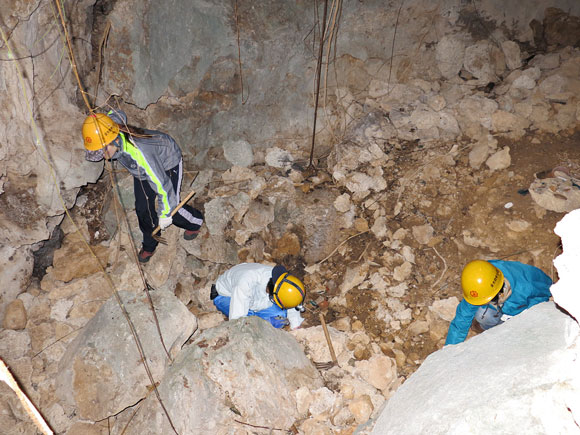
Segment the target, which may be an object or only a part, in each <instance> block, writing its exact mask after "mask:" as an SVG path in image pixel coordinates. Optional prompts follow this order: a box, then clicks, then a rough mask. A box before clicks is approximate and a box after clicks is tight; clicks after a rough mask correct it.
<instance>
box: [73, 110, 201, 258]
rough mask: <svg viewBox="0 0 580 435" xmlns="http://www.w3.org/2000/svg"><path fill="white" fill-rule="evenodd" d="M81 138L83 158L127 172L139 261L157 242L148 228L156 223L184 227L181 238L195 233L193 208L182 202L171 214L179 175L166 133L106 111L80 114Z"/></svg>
mask: <svg viewBox="0 0 580 435" xmlns="http://www.w3.org/2000/svg"><path fill="white" fill-rule="evenodd" d="M83 139H84V144H85V148H86V156H85V157H86V159H87V160H89V161H91V162H98V161H100V160H102V159H103V158H106V159H113V160H117V161H119V163H121V165H123V166H124V167H125V168H126V169H127V170H128V171H129V172H130V173H131V175H132V176H133V180H134V183H133V186H134V191H135V211H136V213H137V219H138V220H139V228H140V230H141V232H142V233H143V246H142V248H141V250H140V251H139V261H140V262H142V263H146V262H148V261H149V259H150V258H151V256H152V255H153V253H154V252H155V248H156V247H157V244H158V242H157V240H155V239H154V238H153V236H152V232H153V230H154V229H155V227H156V226H157V225H159V227H160V228H161V229H162V230H163V229H165V228H167V227H168V226H170V225H171V224H172V223H173V224H175V225H176V226H178V227H180V228H184V229H185V233H184V235H183V237H184V238H185V239H186V240H193V239H194V238H195V237H196V236H197V234H198V233H199V229H200V227H201V225H202V224H203V214H202V213H201V212H200V211H199V210H197V209H195V208H193V207H191V206H189V205H187V204H186V205H184V206H183V207H181V208H180V209H179V210H178V211H177V212H176V213H175V214H174V215H173V217H172V216H171V212H172V211H173V210H174V209H175V207H177V205H178V204H179V191H180V189H181V181H182V178H183V159H182V154H181V149H180V148H179V145H177V142H175V140H174V139H173V138H172V137H171V136H169V135H168V134H166V133H163V132H160V131H156V130H147V129H142V128H138V127H134V126H131V125H128V124H127V115H126V114H125V112H123V111H122V110H111V111H110V112H109V113H107V115H104V114H101V113H98V114H91V115H89V116H88V117H87V118H86V120H85V122H84V124H83ZM156 203H157V206H156Z"/></svg>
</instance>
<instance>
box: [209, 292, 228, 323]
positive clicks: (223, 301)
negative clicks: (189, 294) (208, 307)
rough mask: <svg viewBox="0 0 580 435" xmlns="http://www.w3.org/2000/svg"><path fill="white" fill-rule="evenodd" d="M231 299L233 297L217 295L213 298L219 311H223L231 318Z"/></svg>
mask: <svg viewBox="0 0 580 435" xmlns="http://www.w3.org/2000/svg"><path fill="white" fill-rule="evenodd" d="M230 301H231V298H230V297H228V296H216V298H215V299H214V300H213V304H214V305H215V307H216V308H217V309H218V310H219V311H221V312H222V314H224V315H226V316H227V317H228V318H229V316H230Z"/></svg>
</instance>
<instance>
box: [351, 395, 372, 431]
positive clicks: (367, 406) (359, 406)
mask: <svg viewBox="0 0 580 435" xmlns="http://www.w3.org/2000/svg"><path fill="white" fill-rule="evenodd" d="M348 409H349V410H350V412H352V415H353V416H354V419H355V421H356V422H357V423H358V424H362V423H365V422H366V421H368V419H369V418H370V416H371V414H372V412H373V411H374V409H375V407H374V406H373V402H372V401H371V398H370V397H369V396H368V394H364V395H362V396H360V397H359V398H357V399H355V400H353V401H352V402H350V403H349V404H348Z"/></svg>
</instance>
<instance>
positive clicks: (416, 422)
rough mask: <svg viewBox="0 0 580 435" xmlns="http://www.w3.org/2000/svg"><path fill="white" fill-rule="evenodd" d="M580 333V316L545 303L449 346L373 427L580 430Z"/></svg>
mask: <svg viewBox="0 0 580 435" xmlns="http://www.w3.org/2000/svg"><path fill="white" fill-rule="evenodd" d="M578 337H579V328H578V324H577V323H576V322H575V321H574V319H572V318H571V317H570V316H568V315H566V314H564V313H563V312H561V311H559V310H558V309H557V307H556V306H555V305H554V304H553V303H552V302H545V303H543V304H539V305H537V306H535V307H532V308H531V309H529V310H527V311H525V312H524V313H522V314H520V315H518V316H516V317H514V318H512V319H510V320H509V321H508V322H506V323H505V324H503V325H500V326H497V327H495V328H493V329H491V330H489V331H486V332H485V333H483V334H481V335H478V336H477V337H474V338H472V339H471V340H468V341H467V342H465V343H461V344H459V345H455V346H446V347H445V348H443V349H442V350H440V351H438V352H435V353H434V354H432V355H430V356H429V357H428V358H427V360H426V361H425V362H424V363H423V365H422V366H421V367H420V368H419V370H418V371H417V372H415V373H414V374H413V375H412V376H411V377H410V378H409V379H408V380H407V381H406V382H405V384H403V386H402V387H401V388H399V390H397V392H396V393H395V395H394V396H393V397H392V398H391V399H390V400H389V401H388V402H387V405H386V406H385V408H384V410H383V411H382V413H381V415H380V417H379V418H378V420H377V422H376V425H375V427H374V429H373V431H372V432H371V433H372V434H375V435H379V434H418V433H430V434H461V433H471V434H488V433H577V431H578V425H577V421H578V411H580V409H578V398H577V396H576V395H577V391H578V390H577V389H578V387H579V385H580V374H579V373H580V367H579V362H578V349H577V347H575V346H574V345H573V343H574V342H577V340H578ZM575 391H576V392H575Z"/></svg>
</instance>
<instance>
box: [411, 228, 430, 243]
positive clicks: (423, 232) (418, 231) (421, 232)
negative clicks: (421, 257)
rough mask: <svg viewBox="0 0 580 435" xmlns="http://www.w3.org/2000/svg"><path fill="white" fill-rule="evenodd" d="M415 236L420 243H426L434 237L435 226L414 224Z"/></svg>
mask: <svg viewBox="0 0 580 435" xmlns="http://www.w3.org/2000/svg"><path fill="white" fill-rule="evenodd" d="M413 237H415V240H417V242H419V243H420V244H422V245H426V244H427V243H429V240H431V238H432V237H433V227H432V226H431V225H429V224H425V225H417V226H414V227H413Z"/></svg>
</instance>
